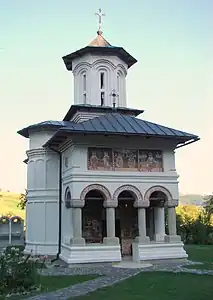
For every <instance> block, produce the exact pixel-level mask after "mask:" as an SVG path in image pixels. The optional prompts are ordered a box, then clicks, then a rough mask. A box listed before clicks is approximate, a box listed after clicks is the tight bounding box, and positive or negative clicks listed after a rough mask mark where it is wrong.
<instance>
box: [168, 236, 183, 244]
mask: <svg viewBox="0 0 213 300" xmlns="http://www.w3.org/2000/svg"><path fill="white" fill-rule="evenodd" d="M165 242H166V243H179V242H181V237H180V235H166V236H165Z"/></svg>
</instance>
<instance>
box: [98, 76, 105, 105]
mask: <svg viewBox="0 0 213 300" xmlns="http://www.w3.org/2000/svg"><path fill="white" fill-rule="evenodd" d="M106 80H107V78H106V71H105V70H100V72H99V87H100V105H101V106H104V105H105V97H106V84H107V82H106Z"/></svg>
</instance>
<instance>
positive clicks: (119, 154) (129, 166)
mask: <svg viewBox="0 0 213 300" xmlns="http://www.w3.org/2000/svg"><path fill="white" fill-rule="evenodd" d="M113 166H114V170H115V171H137V170H138V156H137V150H131V149H115V150H113Z"/></svg>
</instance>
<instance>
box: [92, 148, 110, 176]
mask: <svg viewBox="0 0 213 300" xmlns="http://www.w3.org/2000/svg"><path fill="white" fill-rule="evenodd" d="M88 169H89V170H106V171H107V170H108V171H111V170H112V169H113V161H112V149H107V148H89V149H88Z"/></svg>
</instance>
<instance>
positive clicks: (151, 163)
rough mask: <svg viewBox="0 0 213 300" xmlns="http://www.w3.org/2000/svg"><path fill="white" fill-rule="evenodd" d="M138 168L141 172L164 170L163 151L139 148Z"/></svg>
mask: <svg viewBox="0 0 213 300" xmlns="http://www.w3.org/2000/svg"><path fill="white" fill-rule="evenodd" d="M138 169H139V171H141V172H163V157H162V151H160V150H139V153H138Z"/></svg>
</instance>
